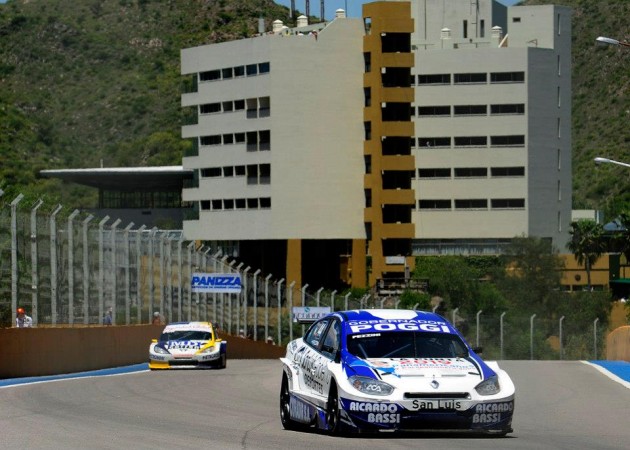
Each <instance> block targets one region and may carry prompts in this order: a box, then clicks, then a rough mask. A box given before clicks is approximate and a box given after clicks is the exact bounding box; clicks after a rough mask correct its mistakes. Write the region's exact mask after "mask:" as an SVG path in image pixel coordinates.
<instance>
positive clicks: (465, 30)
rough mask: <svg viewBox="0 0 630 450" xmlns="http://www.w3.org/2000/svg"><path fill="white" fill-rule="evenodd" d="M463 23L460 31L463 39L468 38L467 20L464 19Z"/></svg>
mask: <svg viewBox="0 0 630 450" xmlns="http://www.w3.org/2000/svg"><path fill="white" fill-rule="evenodd" d="M463 25H464V27H463V30H462V32H463V36H464V39H468V21H467V20H464V24H463Z"/></svg>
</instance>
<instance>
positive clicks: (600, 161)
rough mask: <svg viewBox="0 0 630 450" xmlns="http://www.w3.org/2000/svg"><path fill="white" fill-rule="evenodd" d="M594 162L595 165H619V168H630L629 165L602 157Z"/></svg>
mask: <svg viewBox="0 0 630 450" xmlns="http://www.w3.org/2000/svg"><path fill="white" fill-rule="evenodd" d="M593 161H595V164H617V165H618V166H624V167H630V164H628V163H624V162H620V161H615V160H614V159H608V158H602V157H600V156H598V157H596V158H595V159H594V160H593Z"/></svg>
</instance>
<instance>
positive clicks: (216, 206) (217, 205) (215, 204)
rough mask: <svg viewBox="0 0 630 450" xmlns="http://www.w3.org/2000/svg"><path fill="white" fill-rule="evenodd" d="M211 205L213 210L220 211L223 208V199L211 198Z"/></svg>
mask: <svg viewBox="0 0 630 450" xmlns="http://www.w3.org/2000/svg"><path fill="white" fill-rule="evenodd" d="M210 207H211V208H212V210H213V211H220V210H222V209H223V200H211V201H210Z"/></svg>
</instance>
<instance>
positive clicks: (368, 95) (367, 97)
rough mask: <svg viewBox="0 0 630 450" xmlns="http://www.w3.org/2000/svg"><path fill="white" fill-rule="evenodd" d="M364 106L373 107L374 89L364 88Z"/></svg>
mask: <svg viewBox="0 0 630 450" xmlns="http://www.w3.org/2000/svg"><path fill="white" fill-rule="evenodd" d="M363 98H364V101H363V106H365V107H369V106H372V88H369V87H366V88H363Z"/></svg>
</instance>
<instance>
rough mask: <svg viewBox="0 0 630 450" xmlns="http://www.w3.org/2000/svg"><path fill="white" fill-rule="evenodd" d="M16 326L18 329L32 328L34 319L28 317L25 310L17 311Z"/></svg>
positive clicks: (19, 309)
mask: <svg viewBox="0 0 630 450" xmlns="http://www.w3.org/2000/svg"><path fill="white" fill-rule="evenodd" d="M15 326H16V327H18V328H31V327H32V326H33V319H31V317H30V316H27V315H26V311H25V310H24V308H18V309H17V317H16V318H15Z"/></svg>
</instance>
